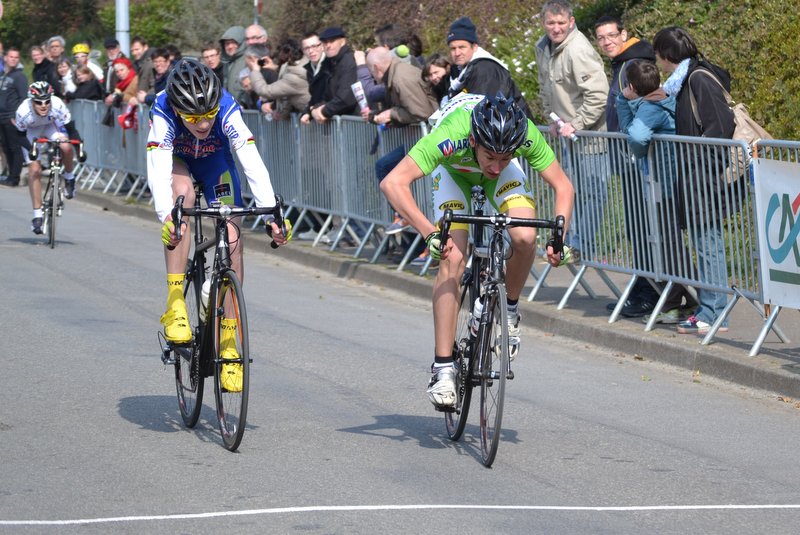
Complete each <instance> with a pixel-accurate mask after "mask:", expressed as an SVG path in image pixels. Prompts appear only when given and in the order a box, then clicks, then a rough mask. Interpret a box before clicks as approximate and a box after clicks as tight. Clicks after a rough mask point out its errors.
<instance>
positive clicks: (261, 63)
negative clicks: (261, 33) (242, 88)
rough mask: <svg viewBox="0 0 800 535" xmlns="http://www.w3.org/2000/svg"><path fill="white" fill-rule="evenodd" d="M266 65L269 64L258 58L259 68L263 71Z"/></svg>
mask: <svg viewBox="0 0 800 535" xmlns="http://www.w3.org/2000/svg"><path fill="white" fill-rule="evenodd" d="M266 64H267V61H266V60H265V59H264V58H258V66H259V67H261V68H262V69H263V68H264V65H266Z"/></svg>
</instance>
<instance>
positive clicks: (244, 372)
mask: <svg viewBox="0 0 800 535" xmlns="http://www.w3.org/2000/svg"><path fill="white" fill-rule="evenodd" d="M226 300H227V301H226ZM215 303H216V307H215V311H214V319H213V321H214V324H213V325H214V348H215V365H214V391H215V393H216V397H217V419H218V420H219V430H220V433H221V434H222V442H223V443H224V444H225V447H226V448H227V449H229V450H230V451H236V449H237V448H238V447H239V444H240V443H241V442H242V437H243V436H244V429H245V426H246V425H247V400H248V395H249V388H250V348H249V340H248V331H247V313H246V311H245V306H244V294H243V293H242V285H241V283H240V282H239V279H238V278H237V277H236V274H235V273H234V272H233V271H227V272H225V273H223V274H222V280H221V283H220V287H219V291H218V292H217V296H216V299H215ZM223 311H224V312H223ZM223 318H224V319H226V320H228V321H231V320H232V322H233V323H234V324H235V325H234V326H230V325H228V326H224V325H223ZM231 327H235V332H231ZM226 330H227V332H223V331H226ZM238 374H241V376H240V377H237V375H238Z"/></svg>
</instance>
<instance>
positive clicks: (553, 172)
mask: <svg viewBox="0 0 800 535" xmlns="http://www.w3.org/2000/svg"><path fill="white" fill-rule="evenodd" d="M541 175H542V178H543V179H544V181H545V182H547V183H548V184H549V185H550V187H551V188H553V191H554V192H555V194H556V206H555V215H557V216H559V215H563V216H564V232H566V231H567V229H568V228H569V219H570V216H571V215H572V207H573V205H574V203H575V189H574V188H573V187H572V182H570V181H569V178H568V177H567V175H566V173H564V170H563V169H562V168H561V165H560V164H559V163H558V160H553V163H551V164H550V165H548V166H547V168H546V169H545V170H544V171H542V172H541ZM547 261H548V262H549V263H550V265H552V266H557V265H558V264H559V262H561V257H560V254H556V253H554V252H553V249H552V248H551V247H548V248H547Z"/></svg>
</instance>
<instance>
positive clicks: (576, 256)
mask: <svg viewBox="0 0 800 535" xmlns="http://www.w3.org/2000/svg"><path fill="white" fill-rule="evenodd" d="M580 263H581V250H580V249H576V248H575V247H570V246H569V245H564V258H562V259H561V262H559V263H558V265H559V266H566V265H567V264H572V265H577V264H580Z"/></svg>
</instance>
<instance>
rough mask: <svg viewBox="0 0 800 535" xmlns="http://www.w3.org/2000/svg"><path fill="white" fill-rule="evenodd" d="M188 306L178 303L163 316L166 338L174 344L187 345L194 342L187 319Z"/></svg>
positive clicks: (162, 322) (162, 321)
mask: <svg viewBox="0 0 800 535" xmlns="http://www.w3.org/2000/svg"><path fill="white" fill-rule="evenodd" d="M187 316H188V314H187V313H186V304H185V303H183V302H177V303H175V304H173V305H172V307H171V308H170V309H169V310H167V311H166V312H164V315H163V316H161V324H162V325H163V326H164V336H165V337H166V339H167V340H168V341H170V342H172V343H174V344H185V343H187V342H191V341H192V328H191V327H189V320H187V319H186V317H187Z"/></svg>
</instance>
